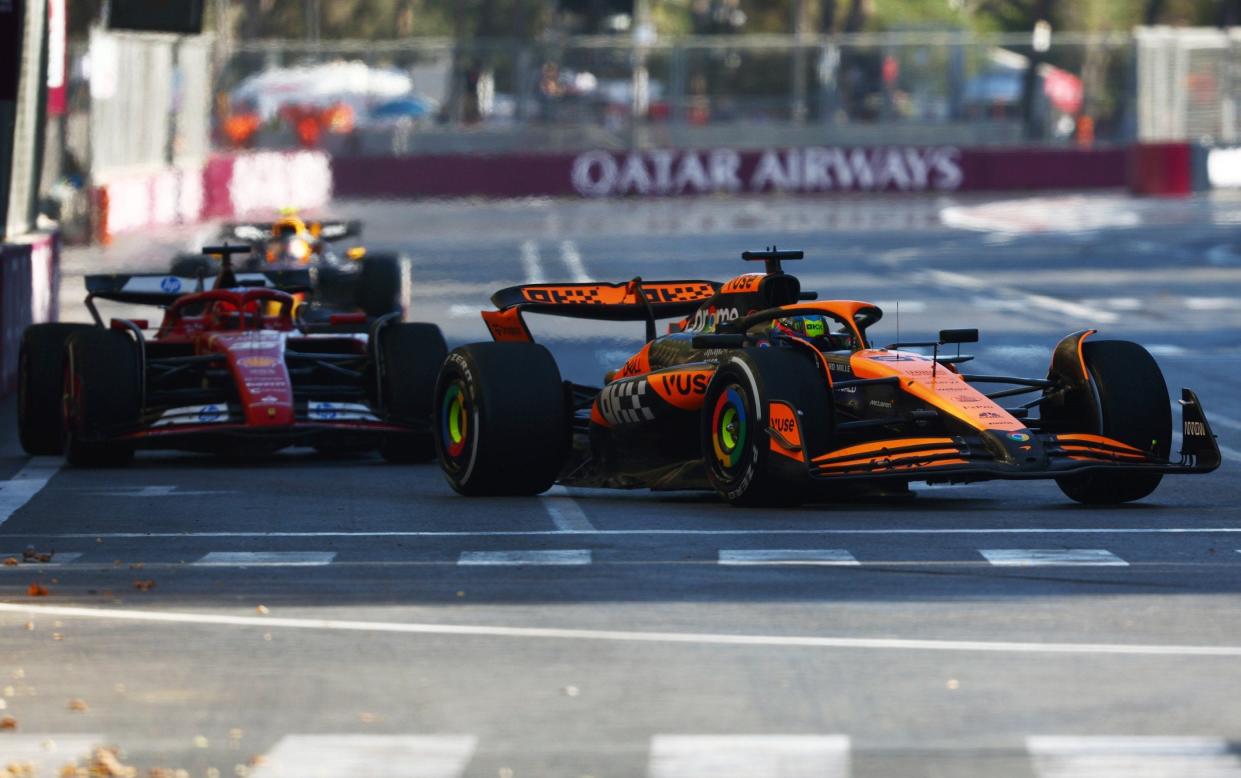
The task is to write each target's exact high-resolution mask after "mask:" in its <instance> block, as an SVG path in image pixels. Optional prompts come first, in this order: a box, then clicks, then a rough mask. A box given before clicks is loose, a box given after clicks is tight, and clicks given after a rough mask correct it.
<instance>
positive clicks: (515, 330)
mask: <svg viewBox="0 0 1241 778" xmlns="http://www.w3.org/2000/svg"><path fill="white" fill-rule="evenodd" d="M482 314H483V322H485V323H486V325H487V330H488V331H489V332H490V333H491V338H492V340H494V341H496V342H497V343H530V342H531V341H533V340H534V338H532V337H530V330H528V329H526V323H525V322H524V321H522V318H521V309H520V308H509V309H508V310H504V311H482Z"/></svg>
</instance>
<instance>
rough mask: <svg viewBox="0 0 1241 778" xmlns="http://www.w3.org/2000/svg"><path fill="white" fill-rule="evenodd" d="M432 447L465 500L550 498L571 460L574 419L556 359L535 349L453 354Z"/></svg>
mask: <svg viewBox="0 0 1241 778" xmlns="http://www.w3.org/2000/svg"><path fill="white" fill-rule="evenodd" d="M435 407H436V411H435V424H434V431H435V448H436V452H437V454H438V455H439V459H440V465H441V467H442V468H443V470H444V476H445V477H446V478H447V479H448V483H449V484H451V485H452V488H453V489H455V490H456V491H457V492H459V493H460V494H463V495H466V496H470V497H480V496H510V495H511V496H520V495H535V494H540V493H542V492H545V491H547V490H548V489H549V488H551V485H552V484H553V483H554V482H555V480H556V477H557V476H558V475H559V474H560V470H561V468H562V467H563V466H564V463H565V460H566V458H567V456H568V453H569V446H570V414H571V412H572V411H571V408H570V406H569V403H568V400H567V397H566V393H565V388H564V383H563V382H562V381H561V378H560V369H559V368H558V367H557V366H556V361H555V359H553V358H552V355H551V352H549V351H548V350H547V349H546V348H544V347H543V346H540V345H538V344H535V343H475V344H472V345H468V346H462V347H460V348H458V349H455V350H454V351H453V352H452V353H450V354H449V355H448V358H447V359H446V360H445V361H444V365H443V367H442V368H441V369H440V373H439V380H438V381H437V383H436V387H435Z"/></svg>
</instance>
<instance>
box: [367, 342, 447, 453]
mask: <svg viewBox="0 0 1241 778" xmlns="http://www.w3.org/2000/svg"><path fill="white" fill-rule="evenodd" d="M378 339H379V344H378V353H379V357H380V360H379V363H380V365H382V371H381V373H380V380H379V383H380V391H381V393H382V397H381V401H382V403H383V407H384V409H385V410H386V411H387V414H388V418H389V419H390V420H392V421H394V422H396V423H398V424H409V425H411V426H413V427H416V428H417V429H418V430H419V432H416V433H409V434H404V435H391V436H389V437H385V438H384V439H383V441H382V442H381V443H380V446H379V452H380V453H381V454H383V457H384V459H386V460H388V461H389V462H429V461H431V459H432V458H433V457H434V456H435V442H434V440H433V439H432V436H431V431H430V427H431V423H432V415H433V413H432V411H433V403H434V398H435V379H436V378H437V377H438V376H439V369H440V365H442V364H443V363H444V357H446V356H448V344H447V343H445V342H444V334H443V333H442V332H440V328H439V327H437V326H435V325H434V324H421V323H399V324H389V325H388V326H386V327H384V328H383V329H381V330H380V331H379V335H378Z"/></svg>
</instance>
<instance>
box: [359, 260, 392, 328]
mask: <svg viewBox="0 0 1241 778" xmlns="http://www.w3.org/2000/svg"><path fill="white" fill-rule="evenodd" d="M361 262H362V269H361V271H359V273H358V307H359V308H361V309H362V310H363V311H364V312H365V313H366V315H367V316H370V317H372V318H375V317H379V316H383V315H384V314H386V313H391V312H393V311H399V310H401V259H400V257H398V256H397V255H396V254H367V255H366V256H365V257H363V258H362V260H361Z"/></svg>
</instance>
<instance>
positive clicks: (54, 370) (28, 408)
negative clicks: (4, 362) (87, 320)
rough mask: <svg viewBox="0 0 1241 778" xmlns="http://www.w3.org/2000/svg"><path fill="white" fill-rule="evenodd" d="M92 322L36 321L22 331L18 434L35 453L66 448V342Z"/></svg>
mask: <svg viewBox="0 0 1241 778" xmlns="http://www.w3.org/2000/svg"><path fill="white" fill-rule="evenodd" d="M89 329H92V327H91V326H90V325H89V324H33V325H31V326H29V327H27V328H26V331H25V332H23V333H22V343H21V350H20V351H19V352H18V358H17V359H18V361H17V434H18V438H19V439H20V440H21V443H22V448H23V449H24V450H25V451H26V453H27V454H30V455H32V456H58V455H60V454H61V453H63V452H64V449H65V423H64V419H63V418H61V413H62V411H63V406H64V400H65V342H66V341H67V340H69V336H70V335H73V334H74V333H75V332H81V331H83V330H89Z"/></svg>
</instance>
